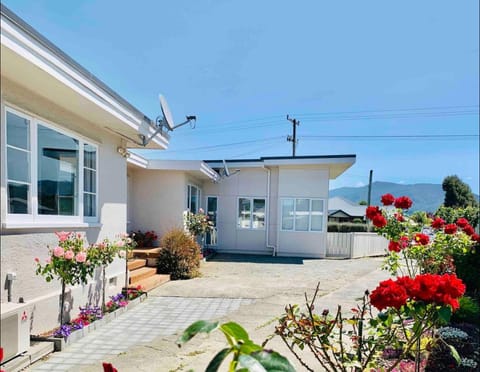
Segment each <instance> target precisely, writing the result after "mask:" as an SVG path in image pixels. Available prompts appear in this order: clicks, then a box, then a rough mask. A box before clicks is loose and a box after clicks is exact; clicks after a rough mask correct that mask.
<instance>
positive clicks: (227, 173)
mask: <svg viewBox="0 0 480 372" xmlns="http://www.w3.org/2000/svg"><path fill="white" fill-rule="evenodd" d="M222 162H223V169H221V170H220V177H221V178H228V177H231V176H233V175H234V174H237V173H238V172H240V169H236V170H235V171H234V172H233V173H230V169H228V165H227V162H226V161H225V160H222Z"/></svg>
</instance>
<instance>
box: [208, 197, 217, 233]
mask: <svg viewBox="0 0 480 372" xmlns="http://www.w3.org/2000/svg"><path fill="white" fill-rule="evenodd" d="M207 215H208V217H209V219H210V221H211V222H212V223H213V226H217V198H216V197H211V198H210V197H209V198H207Z"/></svg>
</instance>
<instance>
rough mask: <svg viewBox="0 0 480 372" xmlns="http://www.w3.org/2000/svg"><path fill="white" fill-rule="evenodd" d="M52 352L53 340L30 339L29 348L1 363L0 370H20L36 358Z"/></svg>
mask: <svg viewBox="0 0 480 372" xmlns="http://www.w3.org/2000/svg"><path fill="white" fill-rule="evenodd" d="M50 353H53V342H48V341H46V342H39V341H31V342H30V348H29V349H28V350H27V351H26V352H25V353H23V354H21V355H19V356H17V357H16V358H13V359H12V360H10V361H8V362H6V363H4V364H2V365H1V367H0V369H1V370H2V371H9V372H17V371H22V370H24V369H25V368H27V367H29V366H30V365H31V364H33V363H35V362H36V361H37V360H39V359H41V358H43V357H45V356H47V355H48V354H50Z"/></svg>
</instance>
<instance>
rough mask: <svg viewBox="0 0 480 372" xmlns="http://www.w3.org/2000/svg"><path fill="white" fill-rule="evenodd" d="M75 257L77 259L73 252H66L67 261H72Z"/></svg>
mask: <svg viewBox="0 0 480 372" xmlns="http://www.w3.org/2000/svg"><path fill="white" fill-rule="evenodd" d="M73 257H75V253H73V251H66V252H65V259H67V260H71V259H72V258H73Z"/></svg>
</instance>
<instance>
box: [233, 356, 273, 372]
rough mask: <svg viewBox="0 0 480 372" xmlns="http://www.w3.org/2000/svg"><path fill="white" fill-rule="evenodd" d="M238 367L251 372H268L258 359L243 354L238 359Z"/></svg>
mask: <svg viewBox="0 0 480 372" xmlns="http://www.w3.org/2000/svg"><path fill="white" fill-rule="evenodd" d="M238 366H239V367H241V368H242V369H244V368H246V369H247V370H248V371H249V372H267V370H266V369H265V368H263V366H262V364H261V363H260V362H259V361H258V360H257V359H255V358H253V357H252V356H250V355H247V354H241V355H240V356H239V357H238Z"/></svg>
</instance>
